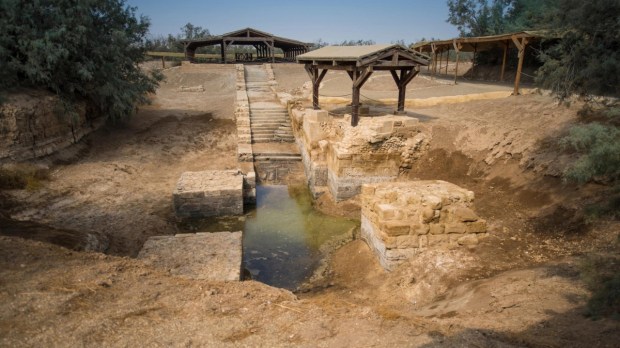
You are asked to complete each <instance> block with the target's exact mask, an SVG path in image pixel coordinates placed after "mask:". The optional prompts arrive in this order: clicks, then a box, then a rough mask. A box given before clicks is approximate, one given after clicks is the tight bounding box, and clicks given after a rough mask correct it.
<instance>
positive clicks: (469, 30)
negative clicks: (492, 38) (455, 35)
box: [447, 0, 516, 36]
mask: <svg viewBox="0 0 620 348" xmlns="http://www.w3.org/2000/svg"><path fill="white" fill-rule="evenodd" d="M515 1H516V0H492V1H489V0H448V10H449V15H448V20H447V22H448V23H450V24H452V25H455V26H456V27H457V28H458V30H459V32H460V33H461V36H484V35H495V34H501V33H503V32H504V31H505V28H506V18H507V17H508V15H509V13H510V10H511V9H512V8H513V5H514V4H513V3H514V2H515Z"/></svg>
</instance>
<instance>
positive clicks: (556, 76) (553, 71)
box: [537, 0, 620, 99]
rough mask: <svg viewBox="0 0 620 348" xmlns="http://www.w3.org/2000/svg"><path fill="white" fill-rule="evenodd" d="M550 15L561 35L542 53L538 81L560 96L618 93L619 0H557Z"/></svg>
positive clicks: (618, 94)
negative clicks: (541, 64) (558, 39)
mask: <svg viewBox="0 0 620 348" xmlns="http://www.w3.org/2000/svg"><path fill="white" fill-rule="evenodd" d="M549 18H550V24H551V25H552V27H553V28H555V29H556V30H557V31H558V33H562V34H563V36H562V40H561V41H560V42H559V43H558V44H557V45H555V46H553V47H552V48H550V49H549V50H547V51H545V52H543V54H542V55H541V59H542V61H543V63H544V66H543V67H542V68H541V69H540V70H539V71H538V76H537V82H538V83H539V84H540V85H541V86H542V87H543V88H548V89H550V90H551V91H552V92H553V93H554V94H555V95H556V96H558V97H559V98H560V99H565V98H567V97H570V96H571V95H573V94H578V95H582V96H591V95H598V96H614V97H618V96H620V20H618V18H620V1H617V0H591V1H581V0H565V1H559V2H557V4H556V7H555V11H553V13H552V14H551V15H550V17H549Z"/></svg>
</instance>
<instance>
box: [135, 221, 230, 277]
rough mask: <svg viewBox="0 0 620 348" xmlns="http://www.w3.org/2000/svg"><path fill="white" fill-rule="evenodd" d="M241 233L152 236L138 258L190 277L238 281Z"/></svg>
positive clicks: (173, 272)
mask: <svg viewBox="0 0 620 348" xmlns="http://www.w3.org/2000/svg"><path fill="white" fill-rule="evenodd" d="M241 257H242V233H241V232H215V233H204V232H203V233H196V234H193V233H188V234H177V235H175V236H155V237H151V238H149V239H148V240H147V241H146V243H144V246H143V247H142V250H141V251H140V254H139V255H138V258H139V259H142V260H144V262H145V263H146V264H149V265H152V266H155V267H158V268H162V269H165V270H169V272H170V273H171V274H173V275H179V276H183V277H186V278H191V279H205V280H213V281H237V280H240V277H241Z"/></svg>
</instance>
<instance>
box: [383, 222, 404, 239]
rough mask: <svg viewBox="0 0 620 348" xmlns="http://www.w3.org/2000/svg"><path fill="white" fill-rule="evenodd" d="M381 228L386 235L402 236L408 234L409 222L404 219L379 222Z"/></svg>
mask: <svg viewBox="0 0 620 348" xmlns="http://www.w3.org/2000/svg"><path fill="white" fill-rule="evenodd" d="M381 230H382V231H383V232H384V233H385V234H387V235H388V236H393V237H395V236H402V235H405V234H409V223H407V222H406V221H386V222H384V223H382V224H381Z"/></svg>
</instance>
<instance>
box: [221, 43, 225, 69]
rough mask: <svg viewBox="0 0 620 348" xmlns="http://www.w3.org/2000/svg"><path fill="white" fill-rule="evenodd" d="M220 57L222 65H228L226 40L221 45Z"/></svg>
mask: <svg viewBox="0 0 620 348" xmlns="http://www.w3.org/2000/svg"><path fill="white" fill-rule="evenodd" d="M220 55H221V56H222V64H226V43H225V42H224V40H222V43H221V44H220Z"/></svg>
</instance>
